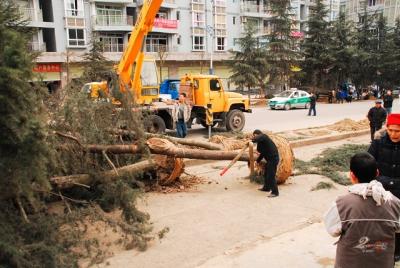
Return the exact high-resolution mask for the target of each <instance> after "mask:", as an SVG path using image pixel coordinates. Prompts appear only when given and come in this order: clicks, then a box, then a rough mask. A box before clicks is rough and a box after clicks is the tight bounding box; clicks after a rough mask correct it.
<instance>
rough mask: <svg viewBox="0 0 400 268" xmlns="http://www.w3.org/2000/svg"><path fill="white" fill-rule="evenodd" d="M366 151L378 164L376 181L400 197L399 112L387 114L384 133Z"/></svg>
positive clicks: (399, 243)
mask: <svg viewBox="0 0 400 268" xmlns="http://www.w3.org/2000/svg"><path fill="white" fill-rule="evenodd" d="M368 152H369V153H370V154H371V155H373V156H374V157H375V159H376V162H377V164H378V170H379V176H378V181H380V182H381V183H382V185H383V187H384V188H385V190H387V191H390V192H391V193H392V194H393V195H395V196H396V197H397V198H400V114H390V115H389V116H388V118H387V123H386V133H384V134H383V136H382V137H379V138H377V139H375V140H373V141H372V143H371V146H370V147H369V149H368ZM395 260H396V261H399V260H400V234H398V235H397V234H396V249H395Z"/></svg>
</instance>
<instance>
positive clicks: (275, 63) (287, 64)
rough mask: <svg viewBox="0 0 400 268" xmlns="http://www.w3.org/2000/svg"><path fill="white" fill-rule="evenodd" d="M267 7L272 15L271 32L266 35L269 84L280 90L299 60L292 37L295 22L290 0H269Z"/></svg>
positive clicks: (294, 40)
mask: <svg viewBox="0 0 400 268" xmlns="http://www.w3.org/2000/svg"><path fill="white" fill-rule="evenodd" d="M269 7H270V12H271V13H272V14H273V15H272V17H271V19H270V23H271V26H272V30H271V33H270V34H269V35H268V39H269V40H268V41H269V42H268V56H267V59H268V63H269V65H270V71H269V76H270V81H271V83H272V84H275V85H276V87H277V88H281V89H282V88H283V86H284V85H286V84H287V82H288V81H289V79H290V77H291V76H292V74H293V73H292V72H291V68H292V67H293V66H295V65H296V63H297V60H298V58H299V53H298V52H297V51H296V39H295V38H294V37H293V36H292V31H293V25H294V24H295V23H296V22H295V21H294V20H293V14H292V10H291V7H290V0H271V1H269Z"/></svg>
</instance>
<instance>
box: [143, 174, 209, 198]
mask: <svg viewBox="0 0 400 268" xmlns="http://www.w3.org/2000/svg"><path fill="white" fill-rule="evenodd" d="M205 182H206V179H205V178H202V177H199V176H195V175H190V174H186V175H184V176H180V177H179V178H178V179H177V180H175V181H173V182H172V183H170V184H168V185H165V186H162V185H158V184H155V185H151V186H149V187H148V188H147V189H146V191H153V192H160V193H164V194H169V193H179V192H189V191H194V190H196V189H197V186H198V185H199V184H204V183H205Z"/></svg>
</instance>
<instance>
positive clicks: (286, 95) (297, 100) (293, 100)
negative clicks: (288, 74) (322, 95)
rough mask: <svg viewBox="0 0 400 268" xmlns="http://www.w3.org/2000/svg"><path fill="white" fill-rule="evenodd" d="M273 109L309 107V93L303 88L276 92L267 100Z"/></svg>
mask: <svg viewBox="0 0 400 268" xmlns="http://www.w3.org/2000/svg"><path fill="white" fill-rule="evenodd" d="M268 105H269V107H270V108H271V109H272V110H273V109H285V110H290V109H292V108H306V109H308V108H310V94H308V93H307V92H305V91H303V90H297V89H293V90H286V91H283V92H281V93H279V94H277V95H276V96H275V97H274V98H272V99H270V100H269V102H268Z"/></svg>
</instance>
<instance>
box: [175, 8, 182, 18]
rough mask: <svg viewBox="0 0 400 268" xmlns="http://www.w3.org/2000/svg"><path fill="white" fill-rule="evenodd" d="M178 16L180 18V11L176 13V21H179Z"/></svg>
mask: <svg viewBox="0 0 400 268" xmlns="http://www.w3.org/2000/svg"><path fill="white" fill-rule="evenodd" d="M180 16H181V13H180V11H179V10H178V11H177V12H176V20H180Z"/></svg>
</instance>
